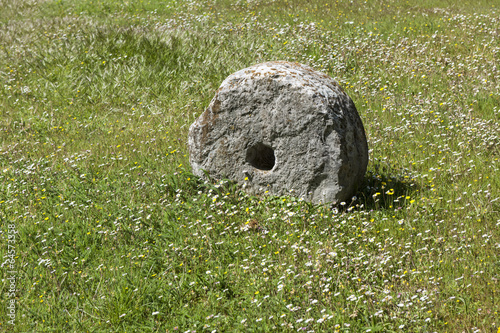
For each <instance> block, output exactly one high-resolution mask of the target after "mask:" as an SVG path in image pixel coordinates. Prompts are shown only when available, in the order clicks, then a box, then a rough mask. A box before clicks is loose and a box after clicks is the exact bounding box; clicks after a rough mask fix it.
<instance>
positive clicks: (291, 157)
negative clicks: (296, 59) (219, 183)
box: [188, 61, 368, 203]
mask: <svg viewBox="0 0 500 333" xmlns="http://www.w3.org/2000/svg"><path fill="white" fill-rule="evenodd" d="M188 145H189V151H190V155H189V159H190V163H191V166H192V168H193V173H194V174H196V175H198V176H200V177H205V172H206V173H207V174H208V175H209V176H210V177H211V178H213V179H229V180H233V181H236V182H237V183H240V184H243V188H244V190H245V191H246V192H248V193H250V194H264V193H267V194H271V195H278V196H281V195H292V196H294V197H298V198H303V199H304V200H307V201H311V202H314V203H329V202H333V203H338V202H341V201H346V200H349V199H351V197H352V196H353V195H354V194H355V193H356V190H357V186H358V185H359V184H360V182H361V181H362V180H363V176H364V174H365V172H366V167H367V164H368V145H367V142H366V136H365V131H364V128H363V124H362V122H361V119H360V117H359V115H358V112H357V110H356V107H355V106H354V103H353V102H352V100H351V98H349V96H348V95H347V94H346V93H345V92H344V91H343V90H342V88H341V87H340V86H339V85H338V84H337V83H336V82H335V81H334V80H333V79H332V78H330V77H329V76H327V75H326V74H324V73H321V72H318V71H315V70H314V69H312V68H310V67H308V66H305V65H301V64H297V63H290V62H285V61H275V62H267V63H263V64H259V65H255V66H252V67H249V68H246V69H242V70H240V71H238V72H236V73H234V74H231V75H230V76H229V77H227V78H226V79H225V80H224V82H222V85H221V86H220V88H219V90H217V92H216V94H215V96H214V98H213V99H212V101H211V102H210V105H209V106H208V108H207V109H206V110H205V111H204V112H203V113H202V114H201V116H200V117H199V118H198V119H196V121H195V122H194V123H193V124H192V125H191V127H190V129H189V138H188Z"/></svg>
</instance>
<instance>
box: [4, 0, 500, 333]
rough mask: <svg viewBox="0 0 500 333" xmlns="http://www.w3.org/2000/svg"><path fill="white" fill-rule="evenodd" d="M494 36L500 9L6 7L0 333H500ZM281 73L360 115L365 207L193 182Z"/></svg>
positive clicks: (279, 0)
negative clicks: (243, 88)
mask: <svg viewBox="0 0 500 333" xmlns="http://www.w3.org/2000/svg"><path fill="white" fill-rule="evenodd" d="M499 34H500V1H461V2H458V3H457V2H455V1H448V0H446V1H445V0H441V1H430V0H428V1H417V2H414V1H402V0H387V1H384V0H379V1H373V0H368V1H358V0H353V1H323V0H310V1H301V0H288V1H287V0H275V1H263V0H253V1H251V0H238V1H228V0H221V1H216V0H213V1H206V0H199V1H196V0H191V1H173V0H172V1H169V0H164V1H154V0H151V1H148V0H142V1H132V0H131V1H122V0H120V1H113V0H110V1H99V0H92V1H90V0H79V1H77V0H58V1H51V0H49V1H43V0H40V1H34V0H28V1H21V0H2V1H0V81H1V84H0V112H1V117H0V140H1V141H0V179H1V181H0V219H1V222H0V223H1V224H0V225H1V228H0V229H1V230H0V256H1V257H2V260H1V262H2V265H1V267H0V278H1V284H0V294H1V296H0V331H2V332H177V331H179V332H270V331H287V332H288V331H289V332H292V331H304V332H377V331H379V332H497V331H499V332H500V329H499V327H500V315H499V312H500V285H499V279H500V230H499V227H500V199H499V197H500V171H499V168H500V161H499V158H500V148H499V144H500V138H499V137H500V109H499V108H500V100H499V98H500V96H499V94H500V68H499V67H498V66H499V56H500V39H499ZM270 60H289V61H295V62H300V63H304V64H307V65H310V66H312V67H314V68H316V69H318V70H321V71H323V72H325V73H328V74H329V75H330V76H332V77H333V78H334V79H335V80H337V81H338V82H339V83H340V84H341V85H342V86H343V87H344V89H345V91H346V92H347V93H348V94H349V95H350V96H351V98H352V99H353V100H354V102H355V104H356V106H357V108H358V111H359V114H360V116H361V118H362V120H363V123H364V125H365V129H366V134H367V137H368V143H369V147H370V163H369V166H368V172H367V174H366V177H365V181H364V183H363V186H362V187H361V188H360V190H359V193H358V194H357V200H355V201H353V202H351V203H346V204H345V205H339V206H338V207H334V208H333V209H332V208H331V207H322V206H315V205H311V204H309V203H305V202H302V201H301V200H297V199H295V198H290V197H281V198H276V197H269V198H258V197H252V196H248V195H245V194H244V193H242V192H241V191H240V190H239V188H238V187H237V186H236V185H234V184H231V183H228V182H219V183H209V182H203V181H200V180H199V179H196V177H193V176H192V175H191V174H190V167H189V161H188V151H187V146H186V142H187V132H188V128H189V125H190V124H191V123H192V122H193V121H194V119H195V118H196V117H197V116H199V115H200V114H201V112H203V110H204V108H205V107H206V106H207V105H208V103H209V102H210V100H211V98H212V97H213V95H214V93H215V91H216V89H217V88H218V86H219V85H220V83H221V82H222V80H223V79H224V78H225V77H227V76H228V75H229V74H231V73H233V72H235V71H237V70H239V69H242V68H244V67H247V66H250V65H252V64H256V63H260V62H264V61H270ZM9 240H10V242H9ZM12 289H15V290H12ZM12 302H14V304H15V307H14V312H13V313H14V314H15V319H12V318H13V317H12V307H10V308H9V305H10V304H12ZM9 314H11V316H10V317H9V316H8V315H9Z"/></svg>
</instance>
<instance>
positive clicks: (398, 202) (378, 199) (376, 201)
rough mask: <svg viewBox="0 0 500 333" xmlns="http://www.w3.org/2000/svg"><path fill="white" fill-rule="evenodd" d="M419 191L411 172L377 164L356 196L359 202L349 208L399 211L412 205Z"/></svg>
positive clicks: (368, 173) (372, 167) (356, 201)
mask: <svg viewBox="0 0 500 333" xmlns="http://www.w3.org/2000/svg"><path fill="white" fill-rule="evenodd" d="M418 191H419V186H418V185H417V183H416V181H415V179H413V178H412V176H411V174H410V172H409V170H407V169H396V168H394V167H392V166H390V165H387V164H381V163H379V162H378V163H377V162H375V164H374V165H372V166H371V167H370V169H369V170H368V171H367V172H366V174H365V177H364V180H363V183H362V184H361V186H360V187H359V190H358V192H357V194H356V196H357V200H354V201H352V202H351V203H350V204H349V205H348V206H349V207H359V208H362V209H364V210H381V209H390V210H398V209H402V208H403V207H406V206H408V205H409V204H411V203H412V202H413V201H414V199H415V198H414V193H415V192H418ZM361 206H362V207H361Z"/></svg>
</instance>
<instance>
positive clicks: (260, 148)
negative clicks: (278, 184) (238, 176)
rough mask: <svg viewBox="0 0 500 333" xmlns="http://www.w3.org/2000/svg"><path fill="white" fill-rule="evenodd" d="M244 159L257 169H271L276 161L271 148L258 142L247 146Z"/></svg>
mask: <svg viewBox="0 0 500 333" xmlns="http://www.w3.org/2000/svg"><path fill="white" fill-rule="evenodd" d="M246 160H247V162H248V163H250V165H252V166H253V167H254V168H256V169H259V170H271V169H272V168H273V167H274V163H275V162H276V159H275V157H274V150H273V148H271V147H269V146H266V145H265V144H263V143H260V142H259V143H257V144H256V145H253V146H252V147H250V148H248V150H247V157H246Z"/></svg>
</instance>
